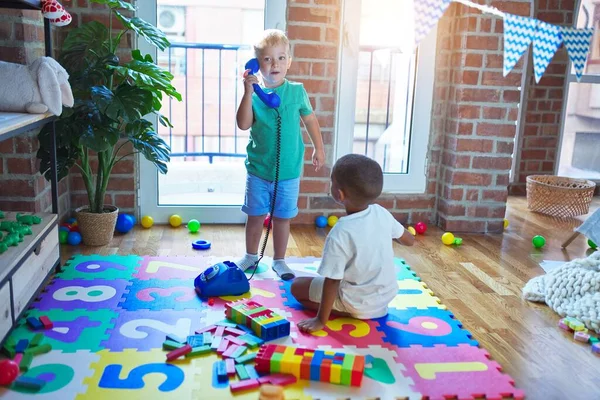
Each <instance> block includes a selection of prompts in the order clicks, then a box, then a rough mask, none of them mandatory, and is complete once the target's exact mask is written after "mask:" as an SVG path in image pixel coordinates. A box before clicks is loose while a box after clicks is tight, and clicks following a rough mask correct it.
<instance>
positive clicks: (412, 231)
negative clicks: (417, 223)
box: [406, 226, 417, 236]
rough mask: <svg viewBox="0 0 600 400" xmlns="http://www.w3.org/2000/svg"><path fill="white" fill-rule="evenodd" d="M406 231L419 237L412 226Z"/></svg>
mask: <svg viewBox="0 0 600 400" xmlns="http://www.w3.org/2000/svg"><path fill="white" fill-rule="evenodd" d="M406 230H407V231H409V232H410V234H411V235H413V236H417V231H415V228H413V227H412V226H409V227H408V228H406Z"/></svg>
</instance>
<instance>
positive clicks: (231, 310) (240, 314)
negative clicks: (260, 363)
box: [225, 299, 290, 341]
mask: <svg viewBox="0 0 600 400" xmlns="http://www.w3.org/2000/svg"><path fill="white" fill-rule="evenodd" d="M225 315H227V318H229V319H230V320H232V321H234V322H236V323H238V324H243V325H246V326H247V327H249V328H251V329H252V330H253V331H254V333H255V334H256V336H258V337H259V338H261V339H262V340H265V341H268V340H274V339H278V338H280V337H285V336H289V334H290V322H289V321H288V320H286V319H285V318H284V317H282V316H281V315H279V314H277V313H275V312H274V311H272V310H270V309H268V308H266V307H263V306H262V305H261V304H259V303H257V302H255V301H252V300H249V299H244V300H240V301H236V302H232V303H227V304H225Z"/></svg>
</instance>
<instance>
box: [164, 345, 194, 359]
mask: <svg viewBox="0 0 600 400" xmlns="http://www.w3.org/2000/svg"><path fill="white" fill-rule="evenodd" d="M191 351H192V346H190V345H189V344H186V345H185V346H183V347H181V348H179V349H175V350H173V351H171V352H169V353H167V361H173V360H176V359H178V358H179V357H181V356H185V355H186V354H188V353H190V352H191Z"/></svg>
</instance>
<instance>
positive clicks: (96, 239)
mask: <svg viewBox="0 0 600 400" xmlns="http://www.w3.org/2000/svg"><path fill="white" fill-rule="evenodd" d="M87 210H88V207H87V206H85V207H79V208H78V209H76V210H75V218H76V219H77V225H78V226H79V231H80V232H81V237H82V239H83V243H85V245H87V246H105V245H107V244H109V243H110V241H111V240H112V238H113V234H114V233H115V226H116V224H117V217H118V216H119V209H118V208H117V207H114V206H104V212H103V213H102V214H95V213H90V212H88V211H87Z"/></svg>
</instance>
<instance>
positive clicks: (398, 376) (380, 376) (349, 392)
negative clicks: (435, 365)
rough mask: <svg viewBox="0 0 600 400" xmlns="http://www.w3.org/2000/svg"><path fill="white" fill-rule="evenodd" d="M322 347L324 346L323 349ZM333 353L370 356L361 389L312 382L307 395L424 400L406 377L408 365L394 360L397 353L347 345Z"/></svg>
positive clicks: (323, 399)
mask: <svg viewBox="0 0 600 400" xmlns="http://www.w3.org/2000/svg"><path fill="white" fill-rule="evenodd" d="M319 348H323V347H322V346H319ZM330 350H333V351H336V352H338V351H339V352H341V353H352V354H362V355H364V356H366V359H365V372H364V375H363V380H362V383H361V385H360V387H348V386H342V385H332V384H329V383H325V382H317V381H310V386H309V387H308V388H307V389H306V390H305V393H306V394H310V395H311V396H312V397H313V398H315V399H320V400H337V399H342V398H348V399H350V398H352V399H380V400H396V399H411V400H416V399H418V400H421V394H420V393H417V392H414V391H413V390H412V389H411V386H412V384H413V381H412V380H411V379H410V378H406V377H404V375H403V374H402V372H403V370H404V366H402V365H401V364H398V363H396V361H395V359H394V358H395V357H396V353H395V352H394V351H393V350H390V349H387V348H384V347H381V346H369V347H368V348H364V349H361V348H356V347H355V346H344V347H342V348H335V349H330Z"/></svg>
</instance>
